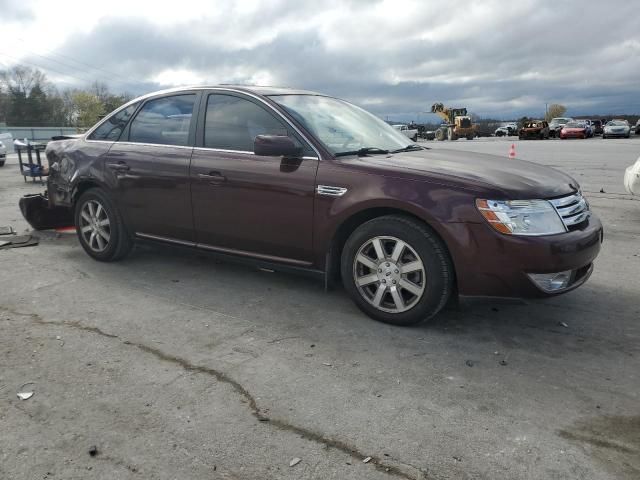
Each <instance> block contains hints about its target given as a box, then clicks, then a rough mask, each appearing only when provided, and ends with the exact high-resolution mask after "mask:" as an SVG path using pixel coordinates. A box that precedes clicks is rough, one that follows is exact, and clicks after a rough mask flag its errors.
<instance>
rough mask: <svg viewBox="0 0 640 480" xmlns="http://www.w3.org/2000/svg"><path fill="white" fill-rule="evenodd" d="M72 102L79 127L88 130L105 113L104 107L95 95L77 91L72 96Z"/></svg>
mask: <svg viewBox="0 0 640 480" xmlns="http://www.w3.org/2000/svg"><path fill="white" fill-rule="evenodd" d="M72 100H73V105H74V114H75V124H76V126H77V127H81V128H88V127H90V126H92V125H93V124H94V123H96V122H97V121H98V120H99V119H100V117H101V116H102V115H103V114H104V113H105V112H104V105H103V104H102V102H101V101H100V99H99V98H98V97H97V96H96V95H94V94H93V93H88V92H83V91H76V92H74V93H73V94H72Z"/></svg>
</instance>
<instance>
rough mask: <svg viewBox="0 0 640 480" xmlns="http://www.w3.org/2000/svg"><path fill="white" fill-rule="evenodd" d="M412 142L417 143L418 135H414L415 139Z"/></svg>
mask: <svg viewBox="0 0 640 480" xmlns="http://www.w3.org/2000/svg"><path fill="white" fill-rule="evenodd" d="M411 141H412V142H417V141H418V134H416V135H414V136H413V138H412V139H411Z"/></svg>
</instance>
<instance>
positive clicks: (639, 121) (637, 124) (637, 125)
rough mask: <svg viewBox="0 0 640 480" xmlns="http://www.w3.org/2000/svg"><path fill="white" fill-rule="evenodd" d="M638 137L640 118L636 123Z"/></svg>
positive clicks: (639, 133)
mask: <svg viewBox="0 0 640 480" xmlns="http://www.w3.org/2000/svg"><path fill="white" fill-rule="evenodd" d="M636 135H640V118H639V119H638V121H637V122H636Z"/></svg>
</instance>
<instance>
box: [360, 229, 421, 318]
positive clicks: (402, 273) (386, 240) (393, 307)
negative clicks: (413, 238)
mask: <svg viewBox="0 0 640 480" xmlns="http://www.w3.org/2000/svg"><path fill="white" fill-rule="evenodd" d="M353 280H354V282H355V285H356V287H357V288H358V291H359V292H360V295H362V297H363V298H364V299H365V300H366V301H367V302H369V303H370V304H371V305H373V306H374V307H375V308H377V309H378V310H382V311H384V312H388V313H401V312H405V311H407V310H409V309H411V308H412V307H414V306H415V305H416V304H417V303H418V302H419V301H420V299H421V298H422V296H423V294H424V291H425V287H426V282H427V279H426V271H425V267H424V263H423V262H422V259H421V258H420V256H419V255H418V254H417V253H416V251H415V250H414V249H413V248H412V247H411V245H409V244H408V243H407V242H405V241H403V240H400V239H399V238H396V237H387V236H385V237H374V238H371V239H369V240H367V241H366V242H365V243H364V244H363V245H362V246H361V247H360V249H359V250H358V252H357V254H356V256H355V258H354V261H353Z"/></svg>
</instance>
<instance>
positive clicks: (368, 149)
mask: <svg viewBox="0 0 640 480" xmlns="http://www.w3.org/2000/svg"><path fill="white" fill-rule="evenodd" d="M369 153H379V154H384V153H389V150H385V149H383V148H378V147H363V148H359V149H358V150H349V151H346V152H338V153H335V154H334V155H335V156H336V157H346V156H347V155H358V156H359V157H361V156H363V155H367V154H369Z"/></svg>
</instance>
